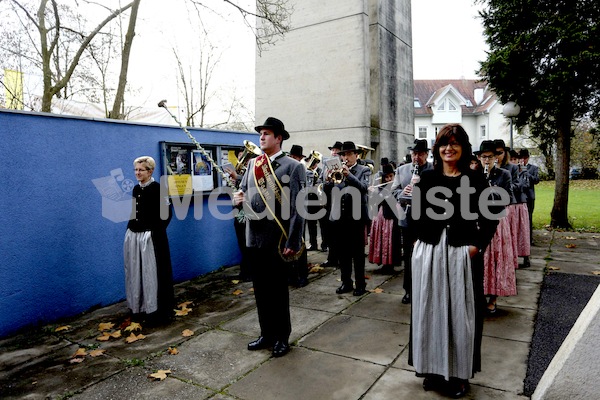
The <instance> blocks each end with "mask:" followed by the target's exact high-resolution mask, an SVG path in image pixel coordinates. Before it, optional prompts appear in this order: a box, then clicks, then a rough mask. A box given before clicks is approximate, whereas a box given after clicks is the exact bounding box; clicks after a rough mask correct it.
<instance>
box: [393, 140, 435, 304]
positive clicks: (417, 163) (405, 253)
mask: <svg viewBox="0 0 600 400" xmlns="http://www.w3.org/2000/svg"><path fill="white" fill-rule="evenodd" d="M408 150H409V151H410V160H411V162H410V164H404V165H401V166H399V167H398V168H397V169H396V176H395V177H394V183H392V188H391V190H392V193H393V194H394V196H395V197H396V199H397V200H398V201H399V202H400V205H401V206H402V208H403V209H404V212H405V214H406V217H405V219H404V220H402V221H400V226H401V228H402V229H401V235H399V237H400V239H401V241H402V244H401V246H402V259H403V261H404V283H403V285H402V287H403V288H404V291H405V294H404V297H403V298H402V303H403V304H409V303H410V297H411V295H412V286H411V280H412V273H411V272H412V270H411V257H412V248H413V242H414V241H415V238H414V237H411V235H410V232H412V230H409V229H408V224H409V223H410V196H411V193H412V187H413V184H414V183H416V182H412V181H413V180H416V179H418V176H419V175H420V174H421V173H422V172H423V171H427V170H430V169H433V164H432V163H430V162H428V161H427V156H428V155H429V147H428V146H427V140H425V139H415V141H414V145H413V146H409V147H408Z"/></svg>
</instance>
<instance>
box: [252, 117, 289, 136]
mask: <svg viewBox="0 0 600 400" xmlns="http://www.w3.org/2000/svg"><path fill="white" fill-rule="evenodd" d="M263 129H269V130H271V131H273V133H274V134H275V136H277V135H281V136H282V137H283V140H286V139H289V138H290V134H289V133H288V131H286V130H285V126H284V125H283V122H281V121H280V120H278V119H277V118H274V117H269V118H267V119H266V120H265V123H264V124H262V125H259V126H255V127H254V130H255V131H256V132H258V133H260V131H261V130H263Z"/></svg>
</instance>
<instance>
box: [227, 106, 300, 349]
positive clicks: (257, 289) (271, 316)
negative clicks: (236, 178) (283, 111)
mask: <svg viewBox="0 0 600 400" xmlns="http://www.w3.org/2000/svg"><path fill="white" fill-rule="evenodd" d="M254 129H255V130H256V131H257V132H258V133H259V134H260V148H261V149H262V151H263V153H264V154H262V155H260V156H258V157H256V158H254V159H252V160H250V162H249V165H248V170H247V172H246V174H245V175H244V177H243V179H242V185H241V188H240V189H241V190H240V191H238V192H236V193H235V194H234V203H235V204H243V205H244V210H245V212H246V214H247V215H248V221H247V224H246V244H247V246H248V250H249V251H250V252H251V254H252V257H251V260H252V278H253V284H254V297H255V299H256V309H257V311H258V321H259V324H260V336H259V337H258V339H256V340H254V341H252V342H250V343H248V350H261V349H267V348H271V347H272V349H273V350H272V355H273V356H274V357H281V356H283V355H285V354H287V352H288V351H289V349H290V347H289V336H290V333H291V330H292V326H291V320H290V300H289V292H288V268H287V265H286V260H285V259H284V258H286V259H287V258H289V257H294V256H295V255H296V254H297V253H298V252H300V251H301V247H302V234H303V225H304V221H303V218H302V217H301V216H300V215H299V214H298V212H297V211H296V197H297V195H298V193H299V192H300V191H301V190H302V189H303V188H304V186H305V184H306V174H305V168H304V166H303V165H302V164H300V163H299V162H297V161H296V160H294V159H292V158H290V157H286V156H285V154H284V152H283V151H282V150H281V147H282V143H283V141H284V140H286V139H289V137H290V134H289V133H288V132H287V131H286V130H285V127H284V124H283V122H281V121H280V120H279V119H277V118H273V117H269V118H267V119H266V121H265V123H264V124H263V125H259V126H257V127H255V128H254Z"/></svg>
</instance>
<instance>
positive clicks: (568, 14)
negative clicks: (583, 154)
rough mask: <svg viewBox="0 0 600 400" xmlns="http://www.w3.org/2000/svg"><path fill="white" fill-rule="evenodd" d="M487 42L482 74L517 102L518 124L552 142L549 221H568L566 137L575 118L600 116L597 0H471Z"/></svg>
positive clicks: (504, 97) (558, 224) (561, 223)
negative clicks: (553, 160)
mask: <svg viewBox="0 0 600 400" xmlns="http://www.w3.org/2000/svg"><path fill="white" fill-rule="evenodd" d="M475 3H480V4H482V5H484V7H483V9H482V11H480V13H479V14H480V16H481V18H482V21H483V26H484V35H485V37H486V42H487V43H488V45H489V49H490V50H489V53H488V56H487V59H486V60H485V61H483V62H482V63H481V75H482V76H483V77H484V78H485V79H487V80H488V82H489V83H490V85H491V87H492V89H493V90H494V91H495V92H496V93H497V94H498V96H499V97H500V99H501V101H502V102H507V101H510V100H512V101H515V102H517V104H519V105H520V106H521V113H520V114H519V116H518V117H517V118H516V123H517V125H519V126H524V125H529V127H530V131H531V133H532V135H533V136H534V137H536V138H539V139H540V140H541V141H542V143H545V144H546V145H548V144H554V145H555V146H556V158H557V159H556V163H555V165H554V167H555V173H556V186H555V191H554V204H553V207H552V212H551V225H552V226H553V227H556V228H559V227H560V228H570V224H569V220H568V213H567V208H568V200H569V164H570V160H571V150H570V143H571V137H572V135H573V132H574V126H575V125H576V123H577V122H578V121H579V120H581V119H582V118H584V117H588V118H591V119H592V120H596V121H597V120H598V117H599V115H600V101H599V100H600V47H599V46H598V45H599V42H600V32H599V31H598V23H599V21H600V2H598V0H553V1H550V0H475Z"/></svg>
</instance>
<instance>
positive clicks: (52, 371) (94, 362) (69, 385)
mask: <svg viewBox="0 0 600 400" xmlns="http://www.w3.org/2000/svg"><path fill="white" fill-rule="evenodd" d="M78 349H79V345H76V344H73V345H70V346H67V347H63V348H61V349H58V350H56V351H54V352H52V353H49V354H48V355H47V356H46V357H43V358H41V359H38V358H35V359H32V360H31V361H29V362H27V363H24V364H20V365H19V366H18V367H17V368H14V369H12V370H11V372H10V373H9V374H8V376H5V377H3V379H2V386H1V389H0V398H2V399H23V398H27V399H46V398H55V397H59V396H68V395H70V394H73V393H75V392H77V391H79V390H82V389H84V388H86V387H88V386H91V385H93V384H95V383H98V382H100V381H102V380H104V379H106V378H108V377H110V376H112V375H114V374H116V373H118V372H120V371H123V370H124V369H125V368H126V364H125V363H123V361H121V360H119V359H118V358H114V357H109V356H99V357H95V358H94V357H90V356H87V357H85V358H84V361H83V362H81V363H78V364H72V363H70V362H69V360H71V359H72V357H73V355H74V354H75V352H76V351H77V350H78Z"/></svg>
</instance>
